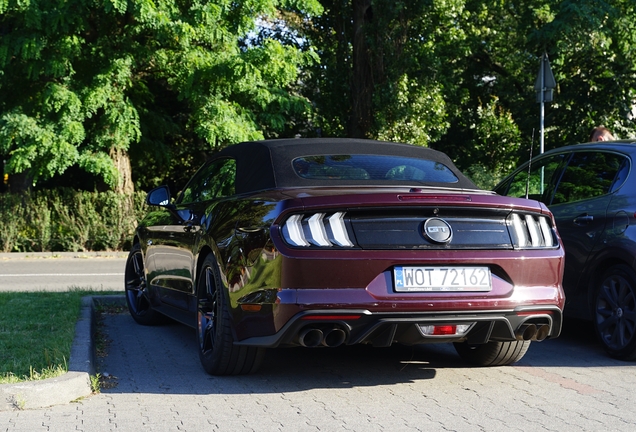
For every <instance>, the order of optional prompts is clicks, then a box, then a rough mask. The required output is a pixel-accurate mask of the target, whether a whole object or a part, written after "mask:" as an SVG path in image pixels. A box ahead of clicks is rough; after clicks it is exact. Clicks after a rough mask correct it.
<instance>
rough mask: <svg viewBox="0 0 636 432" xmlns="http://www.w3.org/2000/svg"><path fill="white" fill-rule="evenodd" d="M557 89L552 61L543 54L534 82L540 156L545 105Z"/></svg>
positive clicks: (542, 173) (543, 142) (542, 146)
mask: <svg viewBox="0 0 636 432" xmlns="http://www.w3.org/2000/svg"><path fill="white" fill-rule="evenodd" d="M555 87H556V80H555V79H554V75H553V74H552V69H551V68H550V61H549V60H548V54H547V53H543V55H542V56H541V64H540V66H539V75H538V76H537V79H536V81H535V82H534V90H535V91H536V92H537V102H539V104H540V106H541V108H540V114H539V117H540V120H539V122H540V128H541V136H540V138H539V142H540V148H539V154H543V151H544V150H545V138H544V136H545V134H544V126H545V103H546V102H552V96H553V89H554V88H555ZM543 171H544V169H543V167H541V187H540V190H541V194H543V185H544V172H543Z"/></svg>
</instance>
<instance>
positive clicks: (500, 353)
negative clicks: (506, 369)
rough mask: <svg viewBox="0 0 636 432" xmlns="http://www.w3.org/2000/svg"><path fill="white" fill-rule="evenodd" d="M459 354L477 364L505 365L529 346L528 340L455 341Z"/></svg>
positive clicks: (516, 359) (516, 360)
mask: <svg viewBox="0 0 636 432" xmlns="http://www.w3.org/2000/svg"><path fill="white" fill-rule="evenodd" d="M453 345H455V350H456V351H457V354H459V356H460V357H461V358H462V359H464V360H466V361H467V362H469V363H472V364H475V365H477V366H506V365H509V364H512V363H516V362H518V361H519V360H521V358H522V357H523V356H524V355H525V354H526V351H528V348H530V341H505V342H498V341H493V342H488V343H485V344H479V345H470V344H468V343H466V342H463V343H455V344H453Z"/></svg>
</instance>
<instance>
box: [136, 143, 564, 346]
mask: <svg viewBox="0 0 636 432" xmlns="http://www.w3.org/2000/svg"><path fill="white" fill-rule="evenodd" d="M316 143H320V145H319V146H318V145H317V144H316ZM342 146H344V147H346V149H347V151H349V152H355V154H358V153H360V154H362V155H366V154H367V153H369V154H371V155H372V156H373V157H371V158H368V159H370V160H372V162H373V164H374V165H373V166H372V167H370V168H373V169H379V168H378V167H379V165H380V164H385V163H386V164H388V163H389V162H390V160H389V159H387V160H384V159H382V160H380V159H378V158H377V157H376V156H378V155H382V154H384V153H386V154H387V155H392V152H393V151H395V152H396V154H399V155H400V157H401V158H402V157H407V156H408V157H413V158H416V157H417V158H424V159H426V158H428V157H430V158H432V160H435V161H436V162H435V164H436V165H435V167H436V168H435V169H437V167H438V166H440V167H441V166H442V165H437V164H443V166H444V167H445V168H444V169H445V170H448V171H451V172H452V173H453V175H454V176H456V179H457V180H456V181H452V182H451V183H444V182H440V181H438V180H435V181H420V180H417V181H410V180H396V179H393V178H389V180H385V179H383V178H379V179H378V180H374V179H375V178H376V177H371V179H370V180H369V177H364V178H361V179H360V180H355V179H347V178H345V179H344V180H343V179H336V180H332V179H331V178H328V176H326V177H320V178H318V179H312V178H309V179H305V178H301V177H300V176H298V175H296V174H295V173H294V172H293V170H292V171H289V169H290V166H291V165H292V163H290V162H289V160H292V161H294V160H296V159H293V158H298V157H299V155H301V156H302V155H305V154H307V155H312V156H311V158H314V159H315V158H318V159H317V160H318V163H321V161H322V159H320V158H322V156H315V155H316V154H319V155H320V154H321V152H326V154H331V153H330V152H334V151H340V148H341V147H342ZM241 149H243V151H241ZM248 150H249V151H248ZM265 150H267V151H265ZM277 152H281V153H280V154H278V153H277ZM383 152H384V153H383ZM336 154H337V155H340V154H341V153H336ZM229 157H236V162H235V166H236V171H235V173H236V174H235V175H236V187H235V192H233V193H231V194H230V195H228V196H217V195H215V193H216V192H213V188H211V186H210V185H208V184H207V183H206V182H207V180H206V177H205V176H207V175H208V174H207V173H208V171H209V172H210V173H211V174H209V175H211V176H214V175H215V174H214V173H213V171H214V170H212V169H211V168H210V167H211V166H212V164H215V163H217V161H221V162H219V163H218V164H219V166H226V165H227V164H226V163H225V161H226V160H227V159H228V158H229ZM285 157H288V158H292V159H285ZM250 158H257V159H259V160H258V161H251V160H249V159H250ZM311 158H309V157H308V158H306V159H307V160H312V159H311ZM286 160H287V163H285V161H286ZM342 160H345V161H347V163H349V162H350V161H348V160H347V157H345V156H338V157H334V158H333V161H332V162H333V164H336V165H337V164H338V163H340V162H341V161H342ZM258 163H260V165H258ZM224 164H225V165H224ZM254 164H256V165H254ZM254 166H255V167H256V168H254V171H250V168H249V167H254ZM350 168H351V167H347V170H341V171H338V170H335V169H334V171H333V172H334V173H337V172H345V171H346V172H350V173H355V175H358V174H357V173H359V172H360V169H359V168H357V167H354V168H355V169H350ZM381 168H382V167H381ZM268 169H269V170H271V172H268ZM303 169H304V167H303ZM329 169H331V167H328V166H327V167H325V170H326V172H332V171H329ZM382 169H387V168H386V167H384V168H382ZM206 170H207V171H206ZM391 170H392V171H390V173H391V175H393V174H394V173H401V172H402V171H403V170H406V168H403V167H402V166H399V167H398V168H391ZM400 170H402V171H400ZM231 173H234V171H232V172H231ZM232 175H233V174H232ZM303 175H304V174H303ZM373 175H375V174H373ZM387 175H389V174H387ZM417 175H419V174H417ZM294 176H295V177H294ZM432 178H435V179H437V178H438V177H435V176H433V177H432ZM446 178H448V176H447V177H446ZM222 181H223V182H226V179H225V178H223V179H222ZM279 181H280V183H279ZM294 182H295V183H294ZM224 187H227V185H225V186H224ZM205 188H209V190H206V189H205ZM217 189H218V188H217ZM217 189H214V190H217ZM184 190H185V191H191V192H185V193H186V194H188V193H190V194H191V196H204V197H206V198H205V199H202V200H198V201H196V200H195V201H193V202H187V201H188V200H187V199H184V198H183V196H184V193H182V194H181V195H180V197H178V198H177V200H176V202H175V204H171V203H165V202H166V200H165V194H166V190H165V189H161V190H160V193H159V192H158V193H157V197H156V198H151V197H152V194H153V192H152V191H151V192H150V194H149V199H148V201H149V202H150V201H152V202H161V205H160V206H159V207H158V208H157V207H153V210H152V211H150V212H149V214H148V215H147V217H146V218H145V219H144V220H143V221H142V222H141V223H140V225H139V227H138V229H137V234H136V242H138V243H139V245H140V247H141V252H142V254H143V259H144V262H145V271H146V273H147V278H146V279H147V281H148V287H149V295H150V297H151V301H152V307H153V308H155V309H156V310H158V311H159V312H161V313H163V314H165V315H168V316H170V317H172V318H174V319H177V320H179V321H181V322H184V323H186V324H188V325H191V326H196V324H197V322H196V313H197V292H196V287H197V286H199V285H200V281H198V277H199V271H200V266H201V263H202V262H203V260H204V259H205V258H206V257H209V256H213V257H214V261H215V263H216V265H217V267H218V271H219V278H220V281H221V282H222V284H223V289H224V290H225V291H226V293H227V295H226V296H224V297H223V298H224V302H225V303H226V306H227V310H228V311H229V315H230V317H231V327H232V335H233V340H234V343H235V344H237V345H246V346H259V347H276V346H281V345H299V344H301V345H302V341H299V334H300V332H302V330H303V329H304V328H307V327H311V326H317V327H319V328H324V327H325V326H327V325H329V326H337V327H338V329H341V330H342V331H343V332H344V334H345V336H344V338H343V342H344V343H346V344H353V343H369V344H373V345H375V346H388V345H390V344H391V343H393V342H401V343H424V342H443V341H446V342H448V341H455V342H461V341H473V342H475V343H481V344H483V343H486V342H489V341H496V340H503V341H514V340H517V339H518V338H519V335H518V332H519V330H520V329H521V328H522V327H523V326H524V325H528V323H532V325H534V323H536V324H537V325H547V326H549V332H548V333H546V334H545V337H557V336H558V335H559V333H560V329H561V311H562V309H563V307H564V302H565V298H564V295H563V290H562V286H561V281H562V276H563V271H564V251H563V248H562V245H561V241H560V238H559V236H558V233H557V232H556V230H555V229H554V228H553V227H554V220H553V217H552V214H551V213H550V211H549V210H548V208H547V207H546V206H545V205H544V204H542V203H540V202H537V201H531V200H526V199H520V198H510V197H502V196H499V195H497V194H495V193H493V192H490V191H482V190H479V189H477V188H476V187H475V186H474V185H473V184H472V182H470V180H468V179H467V178H465V177H464V176H463V174H461V173H460V172H459V171H458V170H457V169H456V168H455V167H454V165H453V164H452V162H451V161H450V159H448V158H447V157H446V156H445V155H443V154H440V153H439V152H434V151H432V150H429V149H423V148H415V147H413V146H406V145H402V144H398V145H395V144H390V143H378V142H369V141H366V140H318V141H315V140H314V141H310V140H276V141H274V142H261V143H247V144H246V145H244V146H242V145H236V146H231V148H228V150H227V151H223V152H221V153H220V154H218V155H216V156H215V157H213V158H212V160H211V161H210V162H208V163H206V164H205V165H204V167H202V168H201V170H199V171H198V173H197V174H195V176H194V177H193V180H191V182H190V183H189V184H188V185H186V187H185V188H184ZM197 194H198V195H197ZM518 215H520V217H521V219H519V220H520V221H521V222H513V221H512V219H511V217H512V216H518ZM314 216H315V217H316V218H317V219H316V220H318V221H319V222H318V225H317V226H318V227H319V228H320V227H321V229H322V230H323V231H324V233H325V235H328V236H333V238H332V237H329V238H330V240H329V241H328V243H329V244H328V245H327V246H320V242H319V241H318V240H316V239H314V238H310V240H311V242H313V243H311V242H309V243H307V244H306V245H298V244H293V239H292V238H291V237H289V235H290V234H289V232H290V231H289V230H291V229H296V228H297V227H299V228H298V229H300V230H306V229H310V230H312V229H313V228H307V226H308V225H307V224H309V222H308V221H309V219H312V217H314ZM332 216H333V217H335V216H338V217H339V218H335V219H334V221H332V220H331V219H329V218H331V217H332ZM323 217H324V218H325V219H329V221H328V222H324V220H323ZM294 218H297V224H298V225H293V223H292V222H290V221H292V220H295V219H294ZM524 218H525V219H524ZM433 219H434V220H436V221H440V223H441V224H445V225H443V226H442V229H446V228H444V226H446V227H448V229H449V230H450V231H449V233H450V232H452V236H450V235H449V237H448V238H445V239H442V240H440V241H437V240H436V239H435V238H433V237H431V236H430V235H429V234H428V233H429V231H427V228H426V222H427V221H429V220H433ZM312 220H313V219H312ZM523 221H525V222H523ZM539 222H541V223H543V224H544V225H545V231H541V232H539V231H537V233H539V234H541V236H542V237H541V238H535V237H533V236H536V235H538V234H533V233H532V232H531V230H530V228H528V226H530V225H532V224H534V229H535V230H539ZM515 223H517V224H519V223H520V224H522V225H521V226H523V227H526V228H522V229H528V230H530V231H529V234H528V233H526V234H524V235H527V236H529V237H528V239H527V242H528V244H522V241H521V240H519V238H517V237H515V236H518V235H520V234H518V233H517V234H514V235H513V234H511V232H512V230H513V229H516V228H515V227H517V225H515ZM288 224H289V225H288ZM320 224H322V225H320ZM542 226H543V225H542ZM319 228H316V229H319ZM436 229H437V228H436ZM542 229H543V228H542ZM286 230H287V231H286ZM337 230H342V231H344V234H340V235H345V236H346V237H347V239H348V241H350V243H351V244H347V242H344V243H341V242H339V241H338V240H334V239H335V237H336V232H337ZM338 232H340V231H338ZM430 232H436V231H435V230H433V231H430ZM310 234H311V235H313V231H311V232H310ZM297 235H301V236H302V235H304V234H297ZM530 237H532V245H530ZM535 240H537V241H539V243H537V244H535ZM523 241H526V240H523ZM303 242H304V240H303ZM310 243H311V244H310ZM544 243H545V244H544ZM396 266H414V267H418V266H419V267H421V266H428V267H435V268H440V269H444V270H443V271H446V270H445V269H446V268H452V267H453V266H457V267H465V268H469V269H470V268H474V267H480V268H487V269H489V271H490V274H491V275H492V276H491V280H492V287H491V289H490V290H487V291H478V290H474V289H471V288H470V287H469V286H468V285H467V282H463V285H462V282H459V283H458V284H459V285H461V288H458V289H461V290H463V291H443V290H442V289H441V288H431V289H435V290H436V291H421V292H397V291H396V290H395V289H394V277H393V274H394V273H393V272H394V269H395V267H396ZM426 323H433V324H436V325H437V324H439V323H451V324H453V325H454V324H460V323H463V324H465V325H468V326H469V327H470V330H469V331H467V333H465V334H458V335H457V336H445V337H437V336H436V337H427V336H426V335H424V334H423V333H422V331H421V330H418V328H419V327H418V326H419V325H424V324H426Z"/></svg>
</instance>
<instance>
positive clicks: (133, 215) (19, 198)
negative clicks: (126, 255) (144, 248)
mask: <svg viewBox="0 0 636 432" xmlns="http://www.w3.org/2000/svg"><path fill="white" fill-rule="evenodd" d="M145 196H146V194H145V193H144V192H136V193H135V194H133V195H122V194H117V193H115V192H85V191H76V190H73V189H56V190H42V191H34V192H29V193H22V194H9V193H3V194H0V251H2V252H48V251H50V252H78V251H119V250H127V249H129V248H130V241H131V240H132V235H133V232H134V229H135V227H136V226H137V223H138V221H139V220H141V218H142V217H143V215H144V214H145V212H146V205H145V203H144V200H145Z"/></svg>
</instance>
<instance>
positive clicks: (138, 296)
mask: <svg viewBox="0 0 636 432" xmlns="http://www.w3.org/2000/svg"><path fill="white" fill-rule="evenodd" d="M124 284H125V289H126V303H127V304H128V311H129V312H130V315H131V316H132V317H133V319H134V320H135V321H136V322H137V323H139V324H142V325H154V324H158V323H159V322H160V321H161V316H160V315H159V313H158V312H157V311H155V310H154V309H153V308H152V304H151V303H150V298H149V297H148V288H147V285H146V273H145V271H144V257H143V254H142V253H141V247H140V246H139V243H135V245H133V247H132V249H131V250H130V253H129V254H128V259H127V260H126V270H125V272H124Z"/></svg>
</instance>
